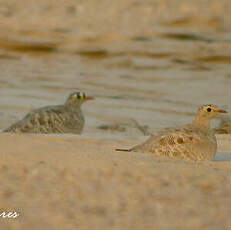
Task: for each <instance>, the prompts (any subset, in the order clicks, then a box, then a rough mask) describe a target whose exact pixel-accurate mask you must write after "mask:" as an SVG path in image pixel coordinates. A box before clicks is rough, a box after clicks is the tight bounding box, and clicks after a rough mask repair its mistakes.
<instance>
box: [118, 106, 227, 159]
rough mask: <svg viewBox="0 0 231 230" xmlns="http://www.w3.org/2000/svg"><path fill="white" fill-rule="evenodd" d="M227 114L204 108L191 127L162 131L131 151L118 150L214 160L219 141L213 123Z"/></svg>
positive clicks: (213, 108)
mask: <svg viewBox="0 0 231 230" xmlns="http://www.w3.org/2000/svg"><path fill="white" fill-rule="evenodd" d="M208 111H209V112H208ZM225 112H226V111H224V110H221V109H219V108H218V107H216V106H212V105H205V106H202V107H200V108H199V110H198V112H197V115H196V118H195V120H194V121H193V122H192V124H189V125H185V126H183V127H179V128H169V129H165V130H162V131H160V132H158V133H156V134H153V135H151V137H150V138H149V139H148V140H147V141H145V142H144V143H142V144H140V145H137V146H135V147H133V148H131V149H129V150H123V149H117V150H118V151H121V150H122V151H135V152H144V153H154V154H156V155H158V156H167V157H176V158H181V159H185V160H213V159H214V156H215V154H216V150H217V141H216V137H215V135H214V133H213V131H211V129H210V120H211V119H212V118H213V117H215V116H216V115H217V114H219V113H225Z"/></svg>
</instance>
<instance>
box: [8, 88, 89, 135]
mask: <svg viewBox="0 0 231 230" xmlns="http://www.w3.org/2000/svg"><path fill="white" fill-rule="evenodd" d="M83 96H84V98H83ZM88 99H92V98H91V97H86V96H85V94H83V93H80V92H75V93H72V94H71V95H70V96H69V97H68V99H67V100H66V103H65V104H64V105H55V106H47V107H43V108H39V109H35V110H34V111H32V112H30V113H28V114H27V115H26V116H25V117H24V118H23V119H22V120H20V121H18V122H16V123H15V124H13V125H11V126H10V127H9V128H6V129H5V130H4V132H19V133H20V132H26V133H75V134H81V133H82V130H83V127H84V122H85V121H84V116H83V114H82V111H81V108H80V107H81V104H82V103H83V102H84V101H85V100H88Z"/></svg>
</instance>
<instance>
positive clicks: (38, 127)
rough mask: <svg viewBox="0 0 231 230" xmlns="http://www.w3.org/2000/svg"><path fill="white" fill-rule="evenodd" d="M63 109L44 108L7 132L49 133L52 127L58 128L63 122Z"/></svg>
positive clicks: (54, 107) (31, 113)
mask: <svg viewBox="0 0 231 230" xmlns="http://www.w3.org/2000/svg"><path fill="white" fill-rule="evenodd" d="M61 111H62V110H61V108H60V107H57V106H52V107H43V108H40V109H36V110H34V111H32V112H30V113H28V114H27V115H26V116H25V117H24V118H23V119H22V120H20V121H18V122H16V123H14V124H13V125H11V126H10V127H9V128H7V129H5V130H4V131H5V132H33V133H37V132H43V133H49V132H50V131H51V130H50V129H52V127H57V128H58V124H59V123H60V122H63V117H62V116H60V114H61V113H62V112H61Z"/></svg>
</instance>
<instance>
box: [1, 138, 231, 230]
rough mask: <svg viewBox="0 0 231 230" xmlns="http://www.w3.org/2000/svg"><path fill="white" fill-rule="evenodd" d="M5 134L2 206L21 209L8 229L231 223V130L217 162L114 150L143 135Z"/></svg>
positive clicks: (4, 225) (225, 225) (220, 226)
mask: <svg viewBox="0 0 231 230" xmlns="http://www.w3.org/2000/svg"><path fill="white" fill-rule="evenodd" d="M0 137H1V138H0V146H1V152H0V157H1V162H0V171H1V174H0V181H1V192H0V200H1V210H8V211H12V210H14V211H17V213H19V214H20V216H19V217H18V218H17V219H11V220H5V219H4V220H1V228H3V229H42V228H46V229H48V228H49V229H92V228H94V229H109V228H110V229H141V228H145V229H153V226H154V227H155V229H203V230H204V229H229V228H230V226H231V220H230V218H229V214H230V206H231V198H230V183H231V161H230V160H231V154H230V153H225V151H226V152H227V151H229V152H230V151H231V136H225V137H223V136H219V140H220V142H219V143H220V144H219V146H220V147H219V151H222V152H224V153H223V154H218V155H217V158H216V161H214V162H201V163H199V162H198V163H190V162H185V161H180V160H169V159H165V158H159V157H155V156H154V155H152V154H142V153H134V152H132V153H121V152H115V151H114V149H115V148H116V147H118V146H131V145H134V144H137V143H139V142H140V141H141V140H142V139H143V138H139V139H133V140H132V139H130V140H127V139H126V140H125V139H119V140H115V139H107V140H105V139H101V138H96V137H95V138H92V137H91V138H89V137H87V136H81V137H80V136H75V135H60V136H43V135H39V136H36V135H20V134H1V135H0ZM227 143H229V149H227ZM224 156H226V157H224ZM32 225H33V227H31V226H32ZM10 227H12V228H10Z"/></svg>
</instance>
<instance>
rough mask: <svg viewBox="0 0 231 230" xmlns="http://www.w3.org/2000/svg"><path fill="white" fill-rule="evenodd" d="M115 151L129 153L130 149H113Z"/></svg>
mask: <svg viewBox="0 0 231 230" xmlns="http://www.w3.org/2000/svg"><path fill="white" fill-rule="evenodd" d="M115 150H116V151H123V152H131V151H132V150H131V149H115Z"/></svg>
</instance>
